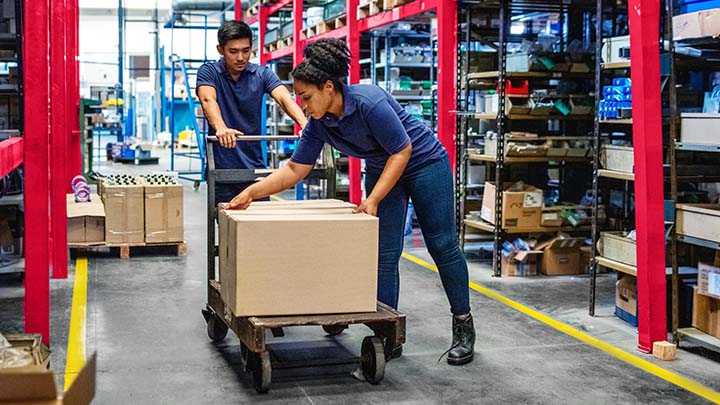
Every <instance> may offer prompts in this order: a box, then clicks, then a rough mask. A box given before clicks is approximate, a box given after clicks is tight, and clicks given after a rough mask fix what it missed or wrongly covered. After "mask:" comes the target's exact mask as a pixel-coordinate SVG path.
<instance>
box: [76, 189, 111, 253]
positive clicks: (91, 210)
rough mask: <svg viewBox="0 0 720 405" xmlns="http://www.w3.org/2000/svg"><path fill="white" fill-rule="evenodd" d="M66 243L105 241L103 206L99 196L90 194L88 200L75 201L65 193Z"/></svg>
mask: <svg viewBox="0 0 720 405" xmlns="http://www.w3.org/2000/svg"><path fill="white" fill-rule="evenodd" d="M66 204H67V217H68V236H67V243H68V244H72V243H102V242H104V241H105V207H104V206H103V203H102V201H100V196H98V195H96V194H91V195H90V202H82V203H76V202H75V195H73V194H68V195H67V202H66Z"/></svg>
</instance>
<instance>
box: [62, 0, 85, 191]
mask: <svg viewBox="0 0 720 405" xmlns="http://www.w3.org/2000/svg"><path fill="white" fill-rule="evenodd" d="M65 1H66V5H65V32H66V34H65V60H64V63H65V69H66V70H65V78H66V80H65V83H66V86H65V96H66V100H67V101H66V102H65V124H66V126H67V132H66V133H67V136H68V138H67V144H66V148H65V156H66V163H65V166H66V172H67V176H66V179H65V191H66V192H68V193H69V192H71V191H72V190H71V188H70V181H71V180H72V178H73V177H75V176H77V175H79V174H82V155H81V151H80V150H81V149H80V71H79V67H78V12H79V7H78V0H65ZM88 153H90V154H92V151H89V152H88Z"/></svg>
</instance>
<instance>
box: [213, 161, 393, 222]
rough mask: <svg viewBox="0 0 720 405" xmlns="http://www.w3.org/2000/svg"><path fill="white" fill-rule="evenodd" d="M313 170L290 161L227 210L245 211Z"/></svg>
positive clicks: (240, 195) (258, 183)
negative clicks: (252, 204)
mask: <svg viewBox="0 0 720 405" xmlns="http://www.w3.org/2000/svg"><path fill="white" fill-rule="evenodd" d="M312 168H313V165H304V164H300V163H295V162H292V161H290V162H288V163H287V164H286V165H285V166H283V167H281V168H280V169H278V170H276V171H274V172H273V173H272V174H271V175H269V176H267V177H266V178H264V179H262V180H261V181H259V182H257V183H255V184H253V185H252V186H250V187H248V188H246V189H245V190H243V192H242V193H240V194H238V195H237V196H235V198H233V199H232V201H230V203H229V204H228V206H227V208H228V209H231V210H245V209H247V208H248V207H249V206H250V203H251V202H253V200H257V199H258V198H264V197H267V196H270V195H273V194H275V193H279V192H281V191H284V190H287V189H289V188H290V187H292V186H294V185H296V184H298V183H299V182H300V181H301V180H302V179H304V178H305V176H307V175H308V173H310V170H312ZM396 181H397V180H396Z"/></svg>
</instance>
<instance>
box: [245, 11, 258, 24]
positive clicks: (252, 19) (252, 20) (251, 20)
mask: <svg viewBox="0 0 720 405" xmlns="http://www.w3.org/2000/svg"><path fill="white" fill-rule="evenodd" d="M243 21H245V23H246V24H247V25H253V24H255V23H256V22H258V21H260V18H259V16H258V15H257V14H255V15H251V16H250V17H248V18H246V19H245V20H243Z"/></svg>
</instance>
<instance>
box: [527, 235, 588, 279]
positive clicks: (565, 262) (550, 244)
mask: <svg viewBox="0 0 720 405" xmlns="http://www.w3.org/2000/svg"><path fill="white" fill-rule="evenodd" d="M582 243H583V238H571V237H568V236H564V235H560V236H557V237H555V238H553V239H550V240H548V241H546V242H542V243H540V244H539V245H538V246H537V247H536V249H537V250H542V251H543V256H542V267H541V269H542V274H544V275H546V276H560V275H574V274H583V273H584V272H585V268H584V267H583V266H582V262H581V260H580V246H581V245H582Z"/></svg>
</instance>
